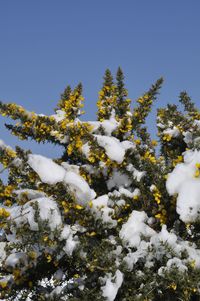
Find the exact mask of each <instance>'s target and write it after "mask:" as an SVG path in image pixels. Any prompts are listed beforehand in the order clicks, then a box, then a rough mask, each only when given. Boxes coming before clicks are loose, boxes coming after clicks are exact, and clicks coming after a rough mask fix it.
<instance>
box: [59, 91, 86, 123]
mask: <svg viewBox="0 0 200 301" xmlns="http://www.w3.org/2000/svg"><path fill="white" fill-rule="evenodd" d="M83 101H84V97H83V96H82V95H80V93H79V92H78V91H76V90H75V91H74V92H71V93H70V95H69V98H68V99H66V100H64V101H63V100H61V101H60V106H61V110H62V111H64V112H65V116H66V121H67V123H69V122H70V121H72V120H74V119H75V118H76V117H77V116H78V115H80V114H84V112H83V111H82V112H80V109H81V108H83V106H84V105H83V103H82V102H83Z"/></svg>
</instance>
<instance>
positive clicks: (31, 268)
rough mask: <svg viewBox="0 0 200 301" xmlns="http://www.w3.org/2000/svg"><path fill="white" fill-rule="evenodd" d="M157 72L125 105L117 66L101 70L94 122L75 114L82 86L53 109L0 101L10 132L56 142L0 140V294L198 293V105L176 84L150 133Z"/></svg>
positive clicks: (147, 296) (187, 299) (175, 296)
mask: <svg viewBox="0 0 200 301" xmlns="http://www.w3.org/2000/svg"><path fill="white" fill-rule="evenodd" d="M162 82H163V80H162V79H159V80H158V81H157V82H156V83H155V84H154V85H152V87H151V88H150V89H149V90H148V91H147V92H146V93H144V94H143V95H142V96H141V97H139V99H137V100H136V102H135V104H134V109H131V108H130V105H131V100H130V99H129V98H127V95H128V93H127V90H126V89H125V86H124V76H123V73H122V70H121V69H120V68H119V69H118V71H117V76H116V80H115V81H114V80H113V77H112V75H111V72H110V71H109V70H106V72H105V76H104V83H103V87H102V89H101V91H100V92H99V99H98V102H97V107H98V111H97V121H88V122H85V121H81V120H80V119H79V118H80V115H81V114H83V111H82V107H83V100H84V99H83V96H82V85H81V84H79V85H78V86H77V87H75V89H71V87H70V86H68V87H67V88H66V89H65V91H64V92H63V94H61V98H60V101H59V102H58V104H57V107H56V109H55V114H53V115H51V116H45V115H42V114H36V113H34V112H29V111H27V110H26V109H24V108H23V107H21V106H19V105H16V104H14V103H2V102H1V103H0V113H1V115H2V116H8V117H10V118H12V119H13V120H16V123H14V124H6V127H7V129H8V130H10V131H11V133H12V134H14V135H16V136H17V137H18V138H19V139H28V138H31V139H33V140H35V141H36V142H37V143H41V142H42V143H47V142H51V143H53V144H56V145H59V146H60V147H62V148H63V155H62V157H61V158H56V159H55V160H52V159H50V158H47V157H44V156H41V155H38V154H32V153H31V152H30V151H25V150H23V149H21V148H20V147H16V149H15V150H13V149H12V148H11V147H9V146H7V145H6V144H5V143H4V142H3V141H1V142H0V162H1V163H2V165H3V169H7V170H8V173H9V174H8V182H7V183H6V184H5V183H4V182H3V181H1V182H0V197H1V198H0V200H1V207H0V223H1V226H0V227H1V236H0V240H1V242H0V269H1V272H0V288H1V291H0V296H1V297H0V298H1V299H3V300H15V301H17V300H20V301H21V300H26V301H32V300H35V301H36V300H37V301H43V300H57V301H64V300H70V301H78V300H81V301H89V300H99V301H103V300H105V301H106V300H107V301H114V300H118V301H137V300H138V301H143V300H145V301H147V300H148V301H150V300H152V301H159V300H175V301H176V300H177V301H178V300H184V301H192V300H193V301H195V300H200V235H199V230H200V112H199V111H198V109H196V107H195V105H194V104H193V102H192V101H191V99H190V97H189V96H188V95H187V93H186V92H182V93H181V94H180V98H179V100H180V104H181V105H182V109H181V110H180V109H178V107H177V106H176V105H168V106H167V107H166V108H161V109H159V110H158V112H157V128H158V141H155V140H152V139H151V137H150V134H149V132H148V130H147V128H146V127H145V120H146V117H147V116H148V114H149V112H150V111H151V108H152V105H153V103H154V101H155V100H156V97H157V94H158V92H159V89H160V87H161V84H162ZM183 109H184V110H183Z"/></svg>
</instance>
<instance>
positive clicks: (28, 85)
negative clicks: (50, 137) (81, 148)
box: [0, 0, 200, 156]
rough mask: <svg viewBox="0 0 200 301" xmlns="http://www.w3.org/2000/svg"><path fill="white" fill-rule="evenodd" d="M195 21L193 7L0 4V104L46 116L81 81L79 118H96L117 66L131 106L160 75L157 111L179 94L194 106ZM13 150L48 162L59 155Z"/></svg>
mask: <svg viewBox="0 0 200 301" xmlns="http://www.w3.org/2000/svg"><path fill="white" fill-rule="evenodd" d="M199 15H200V1H198V0H196V1H195V0H193V1H186V0H168V1H161V0H151V1H150V0H137V1H135V0H124V1H122V0H120V1H119V0H100V1H94V0H82V1H81V0H79V1H77V0H73V1H72V0H71V1H69V0H59V1H56V0H54V1H53V0H42V1H41V0H34V1H27V0H26V1H25V0H17V1H14V0H13V1H11V0H7V1H3V0H2V1H0V99H1V100H3V101H6V102H16V103H18V104H21V105H23V106H25V107H26V108H27V109H29V110H31V111H36V112H37V113H46V114H52V113H53V108H54V106H55V103H56V101H57V100H58V99H59V95H60V93H61V92H62V91H63V89H64V87H65V86H66V84H71V85H72V86H74V85H76V84H77V83H78V82H79V81H82V82H83V85H84V96H85V99H86V100H85V104H86V111H87V114H86V118H88V119H90V120H91V119H95V111H96V107H95V104H96V101H97V96H98V94H97V93H98V90H99V89H100V87H101V84H102V76H103V73H104V70H105V69H106V68H110V69H111V70H112V72H113V73H115V72H116V70H117V67H118V66H121V67H122V69H123V70H124V73H125V75H126V86H127V88H128V90H129V96H130V97H131V98H132V99H135V98H137V97H138V96H139V95H140V94H142V93H143V92H144V91H145V90H146V89H148V88H149V86H150V85H151V83H153V82H154V81H155V80H156V79H157V78H159V77H160V76H163V77H164V78H165V84H164V86H163V89H162V93H161V95H160V99H159V102H158V104H157V105H156V107H157V106H164V105H165V104H166V103H167V102H177V99H178V94H179V92H180V91H181V90H187V91H188V93H189V94H190V95H191V96H192V98H193V99H194V101H195V102H196V103H197V105H198V100H199V98H200V83H199V78H200V18H199ZM156 107H155V108H156ZM154 112H155V109H154ZM154 117H155V115H152V117H151V118H150V119H149V122H148V124H150V123H151V122H153V118H154ZM5 121H7V120H5V118H2V117H1V118H0V128H1V134H0V138H2V139H3V140H5V141H6V142H7V143H8V144H11V145H12V146H14V145H15V144H16V143H17V140H16V139H14V138H12V136H11V134H8V132H7V130H4V129H3V123H4V122H5ZM153 131H154V130H153ZM19 144H20V145H23V147H25V148H30V147H31V148H32V149H33V151H34V152H37V153H43V154H44V153H46V154H47V152H48V155H49V156H54V155H56V154H57V153H58V150H57V148H51V147H45V146H43V145H41V146H33V143H27V142H24V143H19Z"/></svg>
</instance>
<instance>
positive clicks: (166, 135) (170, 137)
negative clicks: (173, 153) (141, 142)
mask: <svg viewBox="0 0 200 301" xmlns="http://www.w3.org/2000/svg"><path fill="white" fill-rule="evenodd" d="M162 140H163V141H166V142H169V141H171V140H172V135H170V134H164V135H163V136H162Z"/></svg>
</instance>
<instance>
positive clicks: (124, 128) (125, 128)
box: [118, 116, 133, 133]
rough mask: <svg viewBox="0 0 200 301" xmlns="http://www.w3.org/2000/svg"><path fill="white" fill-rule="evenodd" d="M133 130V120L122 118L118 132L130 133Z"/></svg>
mask: <svg viewBox="0 0 200 301" xmlns="http://www.w3.org/2000/svg"><path fill="white" fill-rule="evenodd" d="M132 129H133V125H132V120H131V118H130V117H127V116H125V117H124V118H122V119H121V121H120V125H119V127H118V132H121V133H127V132H129V131H132Z"/></svg>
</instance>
